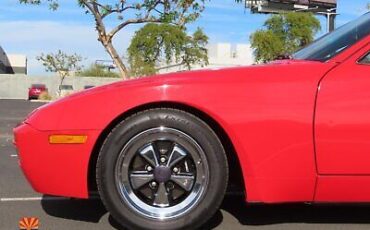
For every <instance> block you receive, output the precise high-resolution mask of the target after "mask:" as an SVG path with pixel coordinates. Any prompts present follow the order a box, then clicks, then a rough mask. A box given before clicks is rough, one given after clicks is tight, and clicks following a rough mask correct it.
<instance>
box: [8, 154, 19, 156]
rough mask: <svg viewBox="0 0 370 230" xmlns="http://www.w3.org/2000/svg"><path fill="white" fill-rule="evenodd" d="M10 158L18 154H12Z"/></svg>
mask: <svg viewBox="0 0 370 230" xmlns="http://www.w3.org/2000/svg"><path fill="white" fill-rule="evenodd" d="M10 156H11V157H18V154H12V155H10Z"/></svg>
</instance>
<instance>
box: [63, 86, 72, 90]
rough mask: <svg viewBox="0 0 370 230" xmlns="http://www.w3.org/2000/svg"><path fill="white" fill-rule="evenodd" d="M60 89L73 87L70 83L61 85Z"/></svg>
mask: <svg viewBox="0 0 370 230" xmlns="http://www.w3.org/2000/svg"><path fill="white" fill-rule="evenodd" d="M60 89H65V90H73V87H72V86H71V85H61V86H60Z"/></svg>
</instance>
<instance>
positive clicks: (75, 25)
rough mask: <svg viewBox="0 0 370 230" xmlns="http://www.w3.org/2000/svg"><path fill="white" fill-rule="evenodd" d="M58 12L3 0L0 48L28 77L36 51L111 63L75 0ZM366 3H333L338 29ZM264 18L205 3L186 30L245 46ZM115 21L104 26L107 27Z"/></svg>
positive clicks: (226, 3)
mask: <svg viewBox="0 0 370 230" xmlns="http://www.w3.org/2000/svg"><path fill="white" fill-rule="evenodd" d="M59 2H60V8H59V9H58V10H57V11H55V12H53V11H50V10H49V9H48V7H47V5H42V6H25V5H20V4H19V3H18V0H2V3H1V5H0V46H1V47H2V48H3V49H4V50H5V51H6V52H7V53H8V54H24V55H26V56H27V58H28V71H29V74H30V75H40V74H45V71H44V68H43V66H42V64H41V63H39V62H38V61H37V60H36V58H35V57H36V56H38V55H40V54H41V53H49V52H56V51H57V50H58V49H61V50H63V51H65V52H67V53H78V54H80V55H82V56H83V57H84V58H85V59H84V63H83V64H84V66H88V65H89V64H90V63H93V62H95V60H110V58H109V56H108V55H107V54H106V52H105V51H104V48H103V46H102V45H101V44H100V43H99V42H98V41H97V34H96V31H95V28H94V21H93V19H92V17H91V16H90V15H86V14H84V11H83V10H82V9H81V8H79V7H78V5H77V3H76V2H77V1H75V0H60V1H59ZM367 2H369V0H338V13H339V14H340V15H339V16H338V17H337V21H336V25H337V26H340V25H343V24H345V23H346V22H348V21H351V20H353V19H355V18H357V17H358V16H360V15H362V14H363V13H365V12H366V4H367ZM267 17H268V15H260V14H251V13H250V12H249V11H248V10H247V9H244V5H243V4H241V3H239V4H238V3H235V1H234V0H210V1H207V3H206V9H205V11H204V12H203V13H202V15H201V17H200V18H199V19H198V20H197V21H196V22H194V23H192V24H190V25H188V32H189V33H191V32H193V31H195V29H196V28H197V27H200V28H202V29H203V30H204V31H205V33H206V34H207V35H208V37H209V38H210V40H209V43H210V44H215V43H231V44H238V43H244V44H249V36H250V34H251V33H253V32H254V31H255V30H257V29H261V28H262V26H263V23H264V21H265V20H266V18H267ZM318 19H320V21H321V25H322V30H321V31H320V32H319V34H317V35H316V36H320V35H322V34H323V33H325V31H326V22H325V18H324V17H323V16H318ZM114 22H115V21H114V20H113V19H110V20H108V22H107V25H108V28H110V27H112V26H113V25H114ZM139 28H140V26H137V25H133V26H129V27H126V28H125V29H124V30H122V31H120V33H119V34H117V36H116V37H115V38H114V44H115V46H116V48H117V50H118V52H119V53H120V54H122V55H124V54H126V49H127V47H128V46H129V43H130V40H131V38H132V36H133V35H134V33H135V31H136V30H138V29H139Z"/></svg>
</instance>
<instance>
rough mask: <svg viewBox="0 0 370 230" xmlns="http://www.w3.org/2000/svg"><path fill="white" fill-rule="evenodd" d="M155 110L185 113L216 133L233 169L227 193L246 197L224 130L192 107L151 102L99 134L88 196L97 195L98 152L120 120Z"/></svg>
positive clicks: (91, 165)
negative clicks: (176, 110)
mask: <svg viewBox="0 0 370 230" xmlns="http://www.w3.org/2000/svg"><path fill="white" fill-rule="evenodd" d="M156 108H170V109H178V110H181V111H184V112H187V113H190V114H192V115H194V116H196V117H198V118H199V119H201V120H202V121H204V122H205V123H206V124H207V125H209V126H210V127H211V129H212V130H213V131H214V132H215V133H216V135H217V136H218V138H220V141H221V143H222V145H223V147H224V149H225V153H226V156H227V159H228V163H229V165H233V166H234V167H229V187H228V192H232V193H242V194H243V195H244V196H246V195H247V193H246V189H245V184H244V180H243V172H242V166H241V164H240V160H239V158H238V154H237V152H236V150H235V148H234V145H233V143H232V141H231V139H230V137H229V135H228V134H227V132H226V131H225V129H224V128H223V127H222V126H221V125H220V124H219V123H218V122H217V121H216V120H215V119H214V118H212V117H211V116H210V115H209V114H207V113H205V112H203V111H201V110H200V109H197V108H194V107H192V106H189V105H186V104H183V103H178V102H169V101H168V102H153V103H148V104H144V105H140V106H137V107H134V108H131V109H129V110H127V111H125V112H124V113H122V114H120V115H119V116H117V117H116V118H115V119H113V120H112V121H111V122H110V123H109V125H108V126H107V127H105V129H104V130H103V131H102V132H101V134H100V135H99V137H98V139H97V141H96V143H95V145H94V148H93V150H92V152H91V155H90V159H89V165H88V190H89V196H93V195H97V193H96V191H97V186H96V179H95V173H96V163H97V158H98V155H99V152H100V149H101V147H102V145H103V143H104V140H105V139H106V137H107V136H108V134H109V133H110V131H111V130H112V129H113V128H114V127H115V126H116V125H118V124H119V123H120V122H121V121H122V120H124V119H126V118H127V117H129V116H131V115H133V114H135V113H138V112H140V111H144V110H148V109H156Z"/></svg>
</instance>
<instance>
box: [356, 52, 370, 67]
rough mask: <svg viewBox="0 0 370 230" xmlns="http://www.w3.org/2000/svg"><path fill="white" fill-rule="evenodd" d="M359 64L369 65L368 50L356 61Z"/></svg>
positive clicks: (369, 54)
mask: <svg viewBox="0 0 370 230" xmlns="http://www.w3.org/2000/svg"><path fill="white" fill-rule="evenodd" d="M358 63H360V64H365V65H370V52H369V53H368V54H366V56H365V57H363V58H361V60H360V61H359V62H358Z"/></svg>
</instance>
